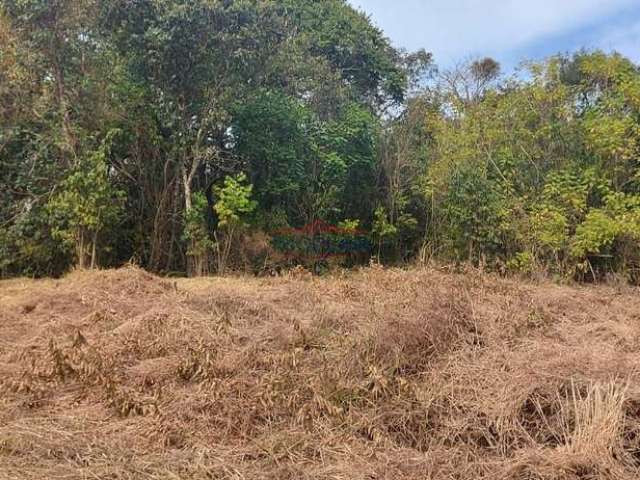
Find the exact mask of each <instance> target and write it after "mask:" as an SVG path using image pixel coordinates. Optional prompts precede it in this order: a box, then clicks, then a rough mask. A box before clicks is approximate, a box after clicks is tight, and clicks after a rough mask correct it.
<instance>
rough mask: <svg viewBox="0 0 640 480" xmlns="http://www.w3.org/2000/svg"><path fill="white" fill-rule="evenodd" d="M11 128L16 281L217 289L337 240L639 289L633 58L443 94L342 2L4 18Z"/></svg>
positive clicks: (638, 95)
mask: <svg viewBox="0 0 640 480" xmlns="http://www.w3.org/2000/svg"><path fill="white" fill-rule="evenodd" d="M0 127H1V128H0V275H2V276H11V275H20V274H26V275H57V274H60V273H62V272H64V271H66V270H67V269H69V268H70V267H71V266H73V265H78V266H80V267H89V266H92V267H95V266H114V265H119V264H122V263H124V262H126V261H129V260H134V261H136V262H137V263H140V264H141V265H143V266H145V267H146V268H148V269H150V270H153V271H158V272H185V273H187V274H189V275H202V274H206V273H209V272H213V271H218V272H222V271H225V270H227V269H228V268H234V267H241V266H242V261H243V260H247V259H248V260H249V263H251V262H252V261H253V260H252V259H251V258H248V257H260V258H263V257H265V255H266V256H268V251H269V242H268V241H263V239H264V238H268V235H269V234H271V233H273V232H276V231H278V230H279V229H283V228H300V227H303V226H304V225H311V224H314V223H315V222H318V221H322V222H328V223H330V224H332V225H339V224H353V225H359V228H360V229H363V230H366V231H368V232H370V244H371V245H372V246H373V248H372V252H371V253H372V254H373V255H376V256H378V257H379V258H380V259H381V260H382V261H387V262H397V261H408V260H412V259H416V258H417V259H420V260H422V261H427V260H429V259H441V260H446V261H455V262H459V261H470V262H474V263H482V264H484V265H487V266H490V267H493V268H496V269H499V270H501V271H508V270H511V271H517V272H524V273H530V272H538V271H547V272H550V273H554V274H558V275H561V276H569V277H578V278H584V279H597V278H600V277H602V276H604V275H606V274H607V273H610V272H620V273H623V274H625V275H627V277H628V278H629V279H631V280H634V281H637V280H638V279H640V274H639V272H638V269H639V268H640V249H639V247H640V170H639V167H640V165H639V164H638V161H639V158H640V71H639V69H638V66H637V65H634V64H633V63H632V62H630V61H629V60H627V59H625V58H623V57H621V56H619V55H606V54H603V53H599V52H591V53H588V52H581V53H578V54H576V55H574V56H573V57H556V58H552V59H550V60H548V61H546V62H544V63H542V64H536V65H530V66H529V67H528V70H527V72H526V73H523V74H520V75H518V76H515V77H513V78H504V77H502V76H501V75H500V66H499V65H498V64H497V63H496V62H495V61H493V60H491V59H483V60H478V61H475V62H472V63H469V64H466V65H461V66H460V67H458V68H456V69H453V70H450V71H442V72H439V73H436V71H435V68H434V67H433V65H432V64H431V57H430V55H429V54H427V53H425V52H424V51H420V52H416V53H406V52H402V51H398V50H396V49H394V48H392V47H391V45H390V43H389V41H388V40H387V39H386V38H385V37H384V35H383V34H382V32H381V31H380V30H378V29H377V28H376V27H374V26H373V25H372V24H371V22H370V20H369V19H368V18H367V17H366V16H365V15H363V14H361V13H359V12H357V11H356V10H354V9H353V8H352V7H351V6H350V5H349V4H348V3H347V2H346V1H345V0H327V1H323V2H316V1H313V0H284V1H278V2H271V1H267V0H189V1H187V0H136V1H128V0H114V1H110V2H104V1H100V0H5V1H3V2H2V4H1V6H0ZM261 239H262V240H261ZM258 244H259V245H258ZM265 252H267V253H265ZM263 265H266V260H265V262H264V264H263Z"/></svg>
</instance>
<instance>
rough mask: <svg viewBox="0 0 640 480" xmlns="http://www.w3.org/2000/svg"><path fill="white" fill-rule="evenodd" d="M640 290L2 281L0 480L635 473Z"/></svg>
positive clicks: (490, 280) (470, 276)
mask: <svg viewBox="0 0 640 480" xmlns="http://www.w3.org/2000/svg"><path fill="white" fill-rule="evenodd" d="M639 293H640V291H638V290H637V289H632V288H630V287H614V286H598V287H595V286H594V287H586V286H584V287H567V286H558V285H554V284H551V283H540V284H532V283H524V282H518V281H515V280H504V279H499V278H495V277H492V276H488V275H483V274H481V273H478V272H473V271H470V272H467V273H465V274H464V275H462V274H453V273H446V272H443V271H438V270H427V269H425V270H417V269H414V270H383V269H381V268H370V269H365V270H362V271H360V272H354V273H349V274H345V275H344V276H339V275H335V276H332V277H326V278H310V277H308V276H306V275H304V274H298V275H295V274H293V275H290V276H285V277H278V278H269V279H258V278H213V279H198V280H182V279H181V280H173V279H171V280H167V279H160V278H157V277H154V276H152V275H150V274H147V273H145V272H143V271H141V270H139V269H136V268H133V267H130V268H125V269H121V270H116V271H103V272H93V273H89V272H76V273H72V274H70V275H68V276H67V277H65V278H63V279H61V280H41V281H32V280H10V281H3V282H0V478H1V479H2V480H7V479H37V480H40V479H43V480H44V479H101V480H102V479H111V480H124V479H154V480H155V479H158V480H159V479H185V480H187V479H188V480H191V479H202V480H204V479H278V480H285V479H344V480H347V479H349V480H351V479H354V480H365V479H367V480H381V479H390V480H391V479H433V480H436V479H437V480H439V479H443V480H453V479H456V480H477V479H487V480H561V479H569V480H592V479H593V480H595V479H619V480H627V479H628V480H632V479H637V478H640V295H639Z"/></svg>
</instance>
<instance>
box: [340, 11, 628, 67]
mask: <svg viewBox="0 0 640 480" xmlns="http://www.w3.org/2000/svg"><path fill="white" fill-rule="evenodd" d="M349 1H350V2H351V3H352V5H354V6H355V7H356V8H358V9H359V10H362V11H364V12H365V13H367V14H368V15H370V16H371V18H372V20H373V22H374V23H375V24H376V25H378V26H379V27H380V28H382V30H383V31H384V32H385V34H386V35H387V36H388V37H389V38H390V39H391V41H392V43H393V44H394V46H396V47H402V48H405V49H407V50H417V49H419V48H424V49H426V50H427V51H429V52H432V53H433V54H434V59H435V61H436V64H437V65H438V66H440V67H444V68H446V67H451V66H453V65H455V64H456V63H457V62H460V61H463V60H465V59H468V58H473V57H479V56H483V57H484V56H491V57H493V58H495V59H496V60H498V61H499V62H500V63H501V64H502V65H503V68H504V70H512V69H513V68H515V67H516V66H517V65H518V64H519V63H520V62H521V61H523V60H537V59H542V58H545V57H547V56H550V55H553V54H556V53H560V52H563V53H564V52H572V51H575V50H578V49H580V48H581V47H586V48H588V49H594V48H600V49H603V50H605V51H612V50H616V51H619V52H620V53H622V54H624V55H626V56H628V57H630V58H632V59H633V60H634V61H636V62H640V0H349Z"/></svg>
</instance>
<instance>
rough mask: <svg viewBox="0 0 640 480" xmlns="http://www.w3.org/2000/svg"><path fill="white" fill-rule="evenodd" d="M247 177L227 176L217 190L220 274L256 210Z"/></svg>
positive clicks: (215, 208)
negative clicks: (248, 216) (250, 215)
mask: <svg viewBox="0 0 640 480" xmlns="http://www.w3.org/2000/svg"><path fill="white" fill-rule="evenodd" d="M246 181H247V176H246V175H245V174H244V173H240V174H238V175H236V176H235V177H231V176H227V177H226V178H225V180H224V185H223V186H221V187H218V188H217V189H216V197H217V199H218V200H217V202H216V204H215V206H214V210H215V212H216V214H217V215H218V230H217V231H216V232H215V240H216V243H215V247H216V254H217V259H218V273H219V274H224V273H225V271H226V269H227V265H228V261H229V255H230V253H231V248H232V247H233V243H234V241H236V239H237V234H238V231H239V230H240V229H241V228H242V227H243V226H245V219H246V216H247V215H249V214H250V213H252V212H253V211H254V210H255V209H256V206H257V204H256V202H255V201H253V200H252V199H251V192H252V190H253V186H252V185H248V184H247V183H246Z"/></svg>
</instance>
